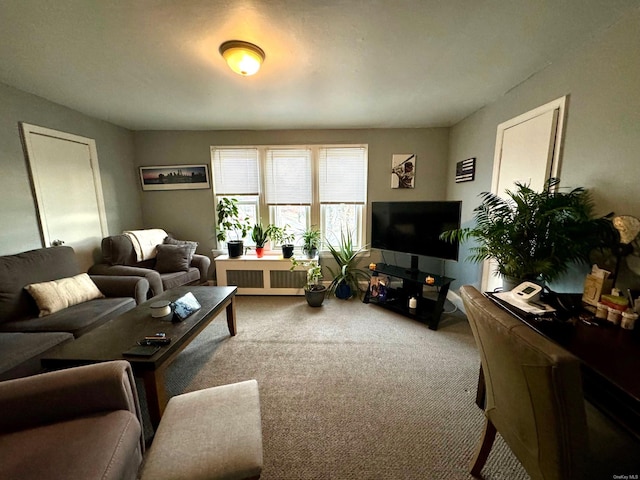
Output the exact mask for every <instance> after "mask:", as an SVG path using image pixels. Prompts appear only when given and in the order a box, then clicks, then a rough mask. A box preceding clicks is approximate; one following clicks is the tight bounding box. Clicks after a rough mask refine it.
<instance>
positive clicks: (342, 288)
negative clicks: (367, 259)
mask: <svg viewBox="0 0 640 480" xmlns="http://www.w3.org/2000/svg"><path fill="white" fill-rule="evenodd" d="M327 248H328V249H329V252H331V256H332V257H333V259H334V260H335V262H336V264H337V266H338V267H337V269H336V270H335V271H334V270H332V269H331V267H329V266H327V270H329V272H331V275H332V276H333V280H332V281H331V284H330V285H329V292H330V293H332V294H334V295H335V296H336V297H337V298H341V299H348V298H351V297H353V296H355V295H356V294H358V293H361V292H362V290H361V289H360V286H359V282H360V281H361V280H362V281H364V282H367V283H368V282H369V271H368V270H364V269H362V268H359V264H360V260H361V257H362V255H363V254H364V253H365V251H366V250H365V249H364V247H360V248H355V247H354V245H353V240H352V238H351V234H350V233H349V232H347V233H345V232H344V231H342V232H340V243H339V244H338V245H336V246H334V245H332V244H331V243H329V242H327Z"/></svg>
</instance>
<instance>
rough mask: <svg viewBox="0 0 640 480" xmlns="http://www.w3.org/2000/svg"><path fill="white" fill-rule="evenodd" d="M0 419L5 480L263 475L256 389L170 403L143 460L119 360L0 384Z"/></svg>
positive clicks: (133, 404)
mask: <svg viewBox="0 0 640 480" xmlns="http://www.w3.org/2000/svg"><path fill="white" fill-rule="evenodd" d="M0 411H1V412H2V415H0V478H3V479H5V478H7V479H9V478H11V479H14V478H16V479H17V478H19V479H21V480H32V479H47V480H70V479H73V480H85V479H86V480H95V479H102V480H134V479H136V478H142V479H143V480H147V479H148V480H175V479H176V478H190V479H197V478H207V479H211V480H215V479H219V480H222V479H226V480H228V479H238V480H240V479H258V478H260V473H261V471H262V427H261V414H260V397H259V391H258V383H257V382H256V380H246V381H243V382H238V383H234V384H230V385H221V386H217V387H211V388H207V389H204V390H198V391H195V392H189V393H186V394H182V395H177V396H175V397H173V398H172V399H171V400H170V401H169V403H168V405H167V408H166V410H165V412H164V415H163V417H162V420H161V422H160V426H159V427H158V430H157V431H156V434H155V437H154V439H153V443H152V444H151V447H150V449H149V451H148V452H147V453H146V454H145V452H144V450H145V444H144V438H145V436H144V434H143V426H142V417H141V412H140V406H139V403H138V396H137V393H136V386H135V383H134V380H133V376H132V370H131V366H130V364H129V363H128V362H126V361H123V360H117V361H111V362H104V363H97V364H92V365H85V366H81V367H74V368H69V369H67V370H60V371H56V372H49V373H44V374H41V375H35V376H32V377H27V378H20V379H17V380H10V381H7V382H1V383H0ZM143 457H144V465H142V467H141V464H142V462H143Z"/></svg>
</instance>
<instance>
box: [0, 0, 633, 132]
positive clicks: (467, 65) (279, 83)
mask: <svg viewBox="0 0 640 480" xmlns="http://www.w3.org/2000/svg"><path fill="white" fill-rule="evenodd" d="M639 6H640V0H562V1H560V0H501V1H500V0H493V1H492V0H484V1H481V0H393V1H392V0H388V1H386V0H327V1H322V0H253V1H251V0H209V1H206V0H0V82H3V83H6V84H8V85H11V86H14V87H16V88H19V89H21V90H24V91H27V92H31V93H34V94H36V95H39V96H42V97H44V98H46V99H48V100H51V101H53V102H56V103H59V104H62V105H65V106H68V107H70V108H73V109H75V110H78V111H80V112H83V113H85V114H87V115H90V116H92V117H96V118H100V119H104V120H107V121H109V122H112V123H115V124H117V125H121V126H123V127H127V128H130V129H134V130H147V129H161V130H164V129H176V130H185V129H189V130H203V129H280V128H283V129H285V128H286V129H290V128H296V129H297V128H396V127H434V126H450V125H453V124H455V123H457V122H458V121H460V120H462V119H463V118H465V117H466V116H468V115H469V114H471V113H473V112H474V111H476V110H478V109H479V108H481V107H482V106H484V105H486V104H488V103H491V102H492V101H494V100H495V99H497V98H498V97H500V96H501V95H503V94H504V93H506V92H507V91H509V90H510V89H511V88H512V87H514V86H515V85H518V84H519V83H521V82H522V81H524V80H526V79H527V78H528V77H530V76H531V75H533V74H535V73H536V72H538V71H540V70H542V69H543V68H545V66H547V65H549V64H550V63H552V62H554V61H562V60H561V59H562V58H566V57H565V55H566V54H567V53H569V54H570V53H571V52H572V51H574V50H577V49H580V48H583V47H584V45H586V44H588V42H589V40H590V39H591V38H593V37H594V36H596V35H598V33H599V32H601V31H603V30H605V29H606V28H608V27H609V26H610V25H611V24H613V23H614V22H616V21H617V20H618V19H620V18H621V17H622V16H623V15H624V14H625V12H628V11H629V10H630V9H632V8H633V9H635V8H638V7H639ZM231 39H240V40H246V41H250V42H253V43H255V44H257V45H259V46H260V47H262V49H263V50H264V51H265V52H266V55H267V58H266V61H265V63H264V65H263V68H262V70H260V72H259V73H258V74H257V75H255V76H253V77H240V76H238V75H236V74H234V73H232V72H231V71H230V70H229V69H228V67H227V66H226V64H225V63H224V62H223V60H222V57H221V56H220V55H219V53H218V47H219V45H220V44H221V43H222V42H224V41H226V40H231Z"/></svg>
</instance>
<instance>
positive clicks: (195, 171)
mask: <svg viewBox="0 0 640 480" xmlns="http://www.w3.org/2000/svg"><path fill="white" fill-rule="evenodd" d="M140 183H141V185H142V190H194V189H202V188H210V185H211V184H210V181H209V168H208V167H207V165H204V164H203V165H162V166H151V167H140Z"/></svg>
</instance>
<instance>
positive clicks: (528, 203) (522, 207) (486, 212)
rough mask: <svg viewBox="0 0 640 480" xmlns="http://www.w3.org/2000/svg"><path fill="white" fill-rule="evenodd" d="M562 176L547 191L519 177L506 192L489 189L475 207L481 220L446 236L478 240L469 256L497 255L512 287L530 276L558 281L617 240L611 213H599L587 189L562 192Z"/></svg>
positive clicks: (479, 259)
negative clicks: (523, 181) (533, 187)
mask: <svg viewBox="0 0 640 480" xmlns="http://www.w3.org/2000/svg"><path fill="white" fill-rule="evenodd" d="M559 182H560V179H559V178H551V179H549V180H548V181H547V183H546V184H545V187H544V189H543V190H542V192H536V191H534V190H532V189H531V188H529V186H528V185H524V184H521V183H516V184H515V187H516V188H515V190H514V191H510V190H507V191H506V196H505V197H504V198H502V197H499V196H497V195H495V194H493V193H489V192H483V193H482V194H480V196H481V198H482V203H481V204H480V205H479V206H478V207H476V208H475V209H474V211H473V212H474V217H475V222H476V224H475V226H474V227H472V228H463V229H460V230H451V231H448V232H445V233H443V234H442V235H441V238H443V239H445V240H452V239H457V240H458V241H461V242H463V241H466V240H469V239H473V240H475V241H476V242H477V244H476V245H475V246H473V247H471V249H470V250H471V252H472V253H471V255H470V257H469V260H471V261H473V262H476V263H480V262H483V261H484V260H489V259H493V260H495V263H496V270H497V273H499V274H500V275H502V276H503V277H504V279H505V288H506V289H509V290H510V289H511V288H509V287H512V286H516V285H518V284H519V283H520V282H522V281H524V280H529V281H534V282H538V283H541V284H543V283H549V282H552V281H554V280H556V279H558V278H559V277H560V276H562V275H563V274H564V273H566V272H567V270H568V268H569V266H570V265H571V264H573V263H585V262H587V263H588V262H589V254H590V253H591V252H592V251H593V250H595V249H604V248H608V247H609V246H611V245H613V244H614V243H615V231H614V229H613V226H612V224H611V221H610V220H609V217H610V216H611V214H609V215H605V216H602V217H596V216H595V215H594V213H593V210H594V206H593V202H592V200H591V196H590V195H589V192H588V191H587V190H585V189H584V188H574V189H571V190H569V191H567V192H561V191H560V189H559V187H558V184H559Z"/></svg>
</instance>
